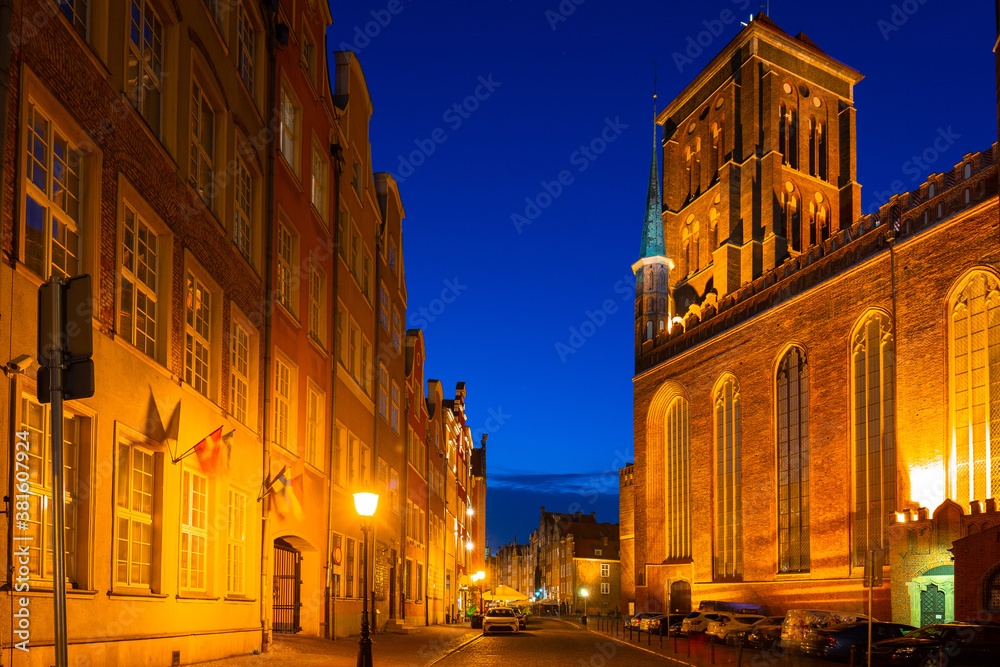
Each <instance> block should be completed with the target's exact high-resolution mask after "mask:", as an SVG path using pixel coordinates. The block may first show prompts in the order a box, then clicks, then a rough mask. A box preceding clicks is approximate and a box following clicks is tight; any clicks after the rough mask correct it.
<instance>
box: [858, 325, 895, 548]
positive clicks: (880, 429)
mask: <svg viewBox="0 0 1000 667" xmlns="http://www.w3.org/2000/svg"><path fill="white" fill-rule="evenodd" d="M894 378H895V352H894V341H893V333H892V324H891V323H890V320H889V316H888V315H885V314H883V313H872V314H870V315H868V316H867V317H866V318H865V320H864V322H863V323H862V324H861V325H860V326H859V327H858V328H857V329H856V330H855V332H854V335H853V336H852V339H851V386H852V406H851V407H852V409H853V411H854V416H853V420H852V421H853V435H854V489H855V492H854V500H855V503H854V540H853V541H854V565H855V567H862V566H863V565H864V561H865V553H866V552H867V551H869V550H871V549H884V548H886V546H887V544H888V543H887V542H886V539H885V529H886V526H887V525H888V523H889V517H890V516H891V515H892V513H893V512H895V510H896V446H895V425H894V422H895V417H896V410H895V404H894V400H895V391H894V388H893V382H894ZM888 560H889V559H888V556H886V558H885V562H888Z"/></svg>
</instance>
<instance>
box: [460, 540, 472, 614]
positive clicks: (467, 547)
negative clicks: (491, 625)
mask: <svg viewBox="0 0 1000 667" xmlns="http://www.w3.org/2000/svg"><path fill="white" fill-rule="evenodd" d="M474 547H475V545H474V544H473V543H472V540H466V542H465V551H466V557H465V562H466V570H465V571H466V572H468V571H469V570H471V569H472V549H473V548H474ZM469 578H470V580H471V578H472V576H471V575H470V577H469ZM469 615H470V612H469V604H468V602H466V604H465V609H464V610H463V614H462V616H463V617H466V616H469Z"/></svg>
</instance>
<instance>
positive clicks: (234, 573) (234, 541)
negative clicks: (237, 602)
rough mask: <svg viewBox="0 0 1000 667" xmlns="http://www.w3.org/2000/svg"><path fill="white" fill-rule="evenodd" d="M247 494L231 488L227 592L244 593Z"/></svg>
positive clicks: (232, 593) (233, 593)
mask: <svg viewBox="0 0 1000 667" xmlns="http://www.w3.org/2000/svg"><path fill="white" fill-rule="evenodd" d="M246 527H247V496H246V494H245V493H242V492H240V491H236V490H235V489H230V490H229V540H228V544H227V554H226V592H227V593H228V594H230V595H243V594H244V593H245V592H246V584H245V582H244V577H245V572H246V562H247V547H246Z"/></svg>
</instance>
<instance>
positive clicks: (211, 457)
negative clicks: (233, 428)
mask: <svg viewBox="0 0 1000 667" xmlns="http://www.w3.org/2000/svg"><path fill="white" fill-rule="evenodd" d="M228 435H229V436H232V433H229V434H228ZM194 453H195V455H196V456H197V457H198V462H199V463H201V469H202V470H204V471H205V472H215V471H216V470H218V468H219V464H220V461H221V459H222V427H221V426H220V427H219V428H217V429H215V430H214V431H212V432H211V433H210V434H209V435H207V436H206V437H205V438H203V439H202V440H201V442H199V443H198V444H197V445H195V446H194Z"/></svg>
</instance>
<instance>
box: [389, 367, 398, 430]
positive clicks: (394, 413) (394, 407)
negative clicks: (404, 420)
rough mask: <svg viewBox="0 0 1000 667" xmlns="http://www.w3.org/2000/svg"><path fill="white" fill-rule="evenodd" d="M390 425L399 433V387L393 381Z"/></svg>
mask: <svg viewBox="0 0 1000 667" xmlns="http://www.w3.org/2000/svg"><path fill="white" fill-rule="evenodd" d="M389 424H390V425H391V426H392V430H393V431H395V432H396V433H399V385H398V384H396V381H395V380H393V381H392V397H391V402H390V404H389Z"/></svg>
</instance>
